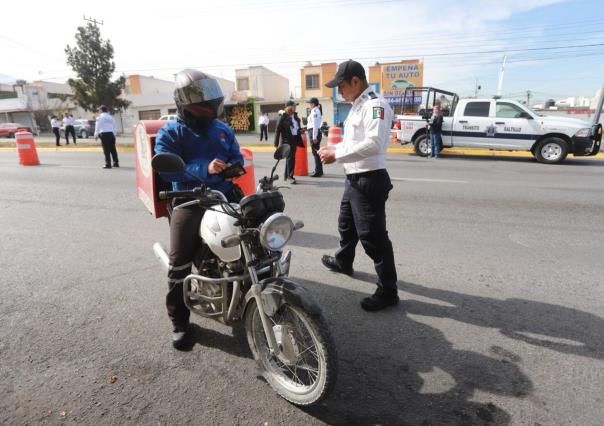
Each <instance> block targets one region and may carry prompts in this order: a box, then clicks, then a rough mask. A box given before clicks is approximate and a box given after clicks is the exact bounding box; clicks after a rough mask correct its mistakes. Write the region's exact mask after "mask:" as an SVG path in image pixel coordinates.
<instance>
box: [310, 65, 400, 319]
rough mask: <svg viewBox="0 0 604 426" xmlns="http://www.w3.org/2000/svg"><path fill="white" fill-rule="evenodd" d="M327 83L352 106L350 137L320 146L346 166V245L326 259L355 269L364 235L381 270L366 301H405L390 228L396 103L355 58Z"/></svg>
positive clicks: (333, 266) (342, 221)
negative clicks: (389, 157)
mask: <svg viewBox="0 0 604 426" xmlns="http://www.w3.org/2000/svg"><path fill="white" fill-rule="evenodd" d="M325 85H326V86H327V87H331V88H333V87H336V86H337V87H338V92H339V93H340V95H341V96H342V97H343V98H344V100H345V101H346V102H351V103H352V107H351V109H350V113H349V114H348V118H347V119H346V122H345V124H344V139H343V141H342V143H340V144H338V145H337V146H333V145H331V146H326V147H323V148H321V149H320V150H319V156H320V157H321V160H322V161H323V163H324V164H331V163H333V162H338V163H342V164H343V166H344V171H345V172H346V181H345V187H344V195H343V196H342V201H341V203H340V215H339V218H338V231H339V232H340V248H339V249H338V250H337V251H336V253H335V256H330V255H324V256H323V258H322V259H321V260H322V262H323V264H324V265H325V266H326V267H327V268H329V269H330V270H332V271H334V272H339V273H343V274H347V275H352V274H353V269H352V265H353V262H354V257H355V249H356V246H357V243H358V242H359V240H360V241H361V244H362V245H363V248H364V249H365V253H367V255H368V256H369V257H370V258H371V259H372V260H373V263H374V265H375V270H376V272H377V276H378V282H377V289H376V291H375V293H374V294H373V296H371V297H366V298H365V299H363V300H362V301H361V307H362V308H363V309H365V310H367V311H377V310H380V309H384V308H386V307H388V306H393V305H396V304H397V303H398V302H399V297H398V290H397V286H396V281H397V276H396V268H395V265H394V253H393V249H392V243H391V241H390V238H389V237H388V231H387V230H386V200H387V199H388V193H389V192H390V190H391V189H392V183H391V182H390V176H389V175H388V172H387V171H386V149H387V147H388V142H389V138H390V124H391V123H392V116H393V113H392V109H391V108H390V105H389V104H388V103H387V102H386V101H385V100H384V99H383V98H381V97H379V96H378V95H376V94H375V93H374V92H373V90H372V89H371V88H370V87H369V85H368V83H367V78H366V75H365V70H364V69H363V66H362V65H361V64H360V63H358V62H356V61H353V60H349V61H346V62H343V63H341V64H340V65H339V66H338V70H337V72H336V75H335V76H334V78H333V80H331V81H329V82H327V83H326V84H325Z"/></svg>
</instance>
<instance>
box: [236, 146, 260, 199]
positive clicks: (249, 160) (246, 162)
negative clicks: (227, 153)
mask: <svg viewBox="0 0 604 426" xmlns="http://www.w3.org/2000/svg"><path fill="white" fill-rule="evenodd" d="M240 152H241V155H242V156H243V168H244V169H245V171H246V173H245V174H244V175H243V176H240V177H238V178H235V179H233V183H235V184H237V185H239V186H240V187H241V190H242V191H243V193H244V194H245V195H250V194H255V193H256V178H255V177H254V154H252V151H250V150H249V149H247V148H240Z"/></svg>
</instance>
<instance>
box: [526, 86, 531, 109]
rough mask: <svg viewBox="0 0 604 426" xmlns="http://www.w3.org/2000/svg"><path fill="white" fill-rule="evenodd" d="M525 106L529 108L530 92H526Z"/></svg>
mask: <svg viewBox="0 0 604 426" xmlns="http://www.w3.org/2000/svg"><path fill="white" fill-rule="evenodd" d="M526 106H528V107H530V106H531V91H530V90H527V91H526Z"/></svg>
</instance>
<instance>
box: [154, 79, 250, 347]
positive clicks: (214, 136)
mask: <svg viewBox="0 0 604 426" xmlns="http://www.w3.org/2000/svg"><path fill="white" fill-rule="evenodd" d="M174 101H175V103H176V107H177V109H178V119H177V120H171V121H169V122H168V123H167V124H166V125H165V126H164V127H162V128H161V129H160V130H159V131H158V132H157V135H156V138H155V153H162V152H163V153H166V152H168V153H173V154H177V155H179V156H180V157H181V158H182V159H183V160H184V162H185V163H186V170H187V172H189V173H191V174H193V175H195V176H197V177H199V180H201V181H203V182H204V183H205V184H206V185H207V186H208V187H210V188H212V189H214V190H218V191H220V192H222V193H223V194H225V195H226V196H227V199H229V201H231V202H238V201H239V200H240V199H241V198H242V196H243V193H242V192H241V189H240V188H239V187H238V186H237V185H234V184H233V183H232V182H230V181H228V180H225V179H224V178H223V177H222V176H221V175H220V173H221V172H222V171H223V170H224V169H225V168H227V167H228V165H230V164H234V163H241V164H243V157H242V156H241V153H240V152H239V144H238V143H237V140H236V139H235V135H234V133H233V131H232V129H231V128H230V127H229V126H228V125H227V124H225V123H224V122H222V121H220V120H218V117H219V116H220V115H221V114H222V112H223V109H224V96H223V94H222V90H221V88H220V86H219V84H218V81H217V80H216V79H214V78H212V77H210V76H208V75H207V74H204V73H202V72H200V71H197V70H192V69H185V70H183V71H181V72H179V73H178V74H177V75H176V89H175V90H174ZM162 177H163V178H164V180H166V181H169V182H172V188H173V190H175V191H182V190H187V189H193V188H195V187H197V186H199V185H200V182H199V180H195V179H193V178H192V177H190V176H188V175H187V174H185V173H176V174H174V173H170V174H162ZM187 201H190V199H186V198H176V199H174V200H173V201H172V204H171V206H170V208H169V211H170V213H171V214H170V252H169V257H170V267H169V271H168V294H167V296H166V307H167V309H168V316H169V317H170V320H171V321H172V325H173V333H172V345H173V346H174V347H175V348H177V349H184V348H186V346H188V344H189V342H188V340H189V339H188V333H187V332H188V330H189V327H188V324H189V314H190V312H189V309H188V308H187V307H186V305H185V303H184V300H183V280H184V278H185V277H186V276H187V275H189V274H190V273H191V266H192V262H193V258H194V256H195V252H196V249H197V248H198V247H200V242H199V238H200V237H199V225H200V223H201V219H202V216H203V214H204V210H203V209H202V208H201V207H200V206H198V205H193V206H189V207H185V208H180V209H177V210H174V207H176V206H177V205H180V204H183V203H185V202H187Z"/></svg>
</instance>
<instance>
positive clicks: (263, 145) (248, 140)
mask: <svg viewBox="0 0 604 426" xmlns="http://www.w3.org/2000/svg"><path fill="white" fill-rule="evenodd" d="M236 137H237V141H238V142H239V145H241V146H242V147H245V148H247V149H249V150H251V151H252V152H273V151H274V149H275V148H274V147H273V138H274V134H269V137H268V142H267V141H262V142H260V139H259V136H258V135H256V134H245V135H236ZM34 139H35V141H36V148H37V149H38V151H41V152H53V151H54V152H61V151H63V152H102V148H101V142H100V141H95V140H94V138H92V137H90V138H88V139H77V145H74V144H73V143H70V144H69V145H65V140H64V139H62V140H61V146H56V145H55V139H54V136H46V135H44V136H37V137H35V138H34ZM14 149H15V141H14V139H6V138H2V139H0V152H3V151H13V150H14ZM117 149H118V151H119V152H134V141H133V138H132V136H119V137H118V138H117ZM308 152H310V146H309V147H308ZM388 152H389V153H398V154H412V153H413V147H412V146H411V145H410V144H408V145H403V146H401V145H398V144H391V145H390V146H389V147H388ZM443 154H444V156H446V155H447V154H449V155H471V156H481V155H482V156H485V155H487V156H501V157H532V156H533V155H532V154H531V153H530V152H524V151H495V150H489V149H472V148H469V149H468V148H445V150H444V151H443ZM569 158H583V159H596V158H597V159H602V158H604V152H600V153H599V154H598V155H596V156H594V157H573V156H572V155H569Z"/></svg>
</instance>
